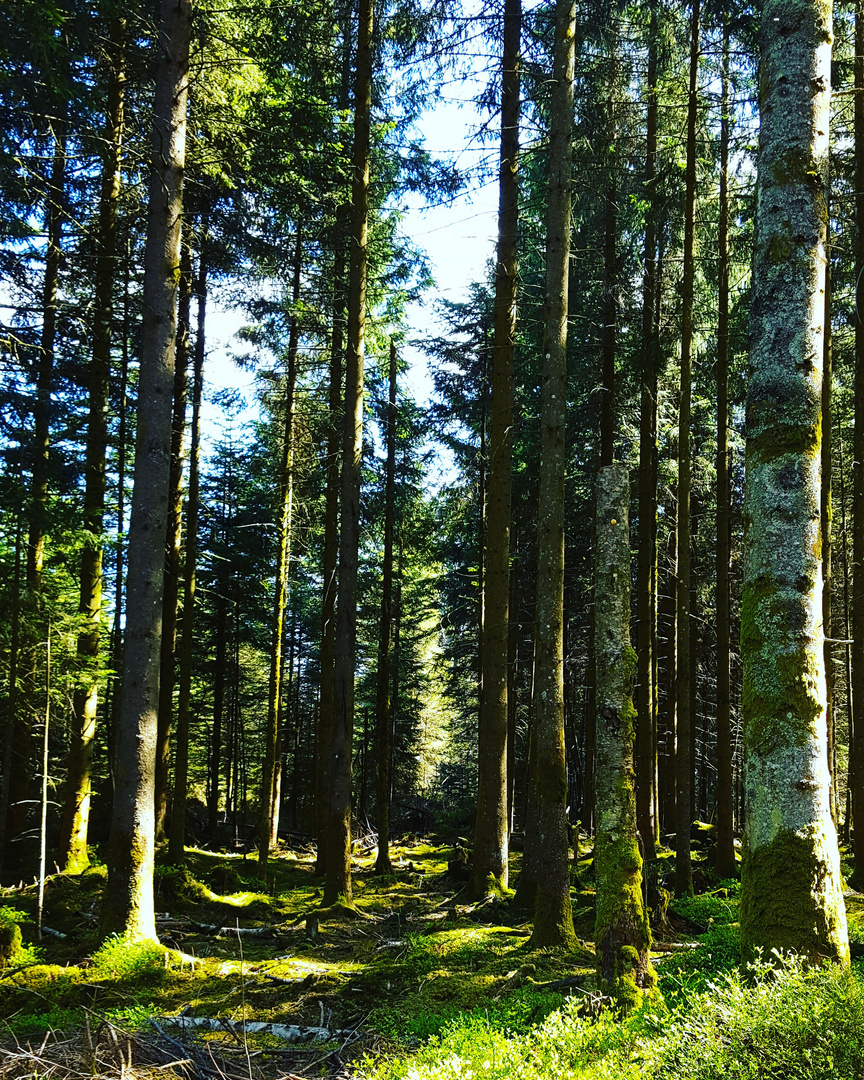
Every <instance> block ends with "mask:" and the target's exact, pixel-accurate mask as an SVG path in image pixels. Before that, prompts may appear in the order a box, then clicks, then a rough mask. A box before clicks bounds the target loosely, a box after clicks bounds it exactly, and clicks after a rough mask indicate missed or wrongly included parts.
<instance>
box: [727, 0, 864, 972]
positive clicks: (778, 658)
mask: <svg viewBox="0 0 864 1080" xmlns="http://www.w3.org/2000/svg"><path fill="white" fill-rule="evenodd" d="M831 42H832V25H831V6H830V5H829V4H827V3H825V2H824V0H768V2H767V3H766V5H765V9H764V15H763V19H762V29H761V37H760V67H761V76H760V107H761V129H760V135H759V156H758V200H759V202H758V206H759V210H758V216H757V224H756V241H755V253H754V264H753V268H754V285H753V290H754V292H753V308H752V316H751V344H750V363H751V371H750V386H749V390H748V395H747V411H746V424H747V458H746V465H747V476H746V487H745V511H744V530H745V532H744V593H743V600H742V612H741V639H742V640H741V646H742V654H743V660H744V694H743V712H744V738H745V752H746V780H745V784H746V823H745V832H744V845H743V856H744V862H743V868H742V893H741V935H742V944H743V948H744V953H745V956H746V955H750V954H752V953H753V952H754V951H755V950H757V949H760V948H761V949H764V950H766V951H767V950H771V949H780V950H788V949H794V950H796V951H797V952H798V953H799V954H802V955H803V956H805V957H807V958H809V959H810V960H811V961H812V962H821V961H822V960H824V959H825V958H831V959H836V960H840V961H845V962H848V959H849V945H848V940H847V932H846V911H845V907H844V904H843V895H842V888H843V885H842V879H841V877H840V866H839V855H838V850H837V836H836V832H835V829H834V822H833V821H832V818H831V808H830V784H829V772H828V760H827V750H826V723H825V670H824V663H823V630H822V612H821V600H822V565H821V536H820V518H819V509H820V440H821V423H820V419H821V417H820V413H821V393H822V346H823V316H824V301H823V290H824V287H825V243H826V217H827V215H826V206H825V195H824V192H825V181H826V169H827V159H828V122H829V105H830V78H831Z"/></svg>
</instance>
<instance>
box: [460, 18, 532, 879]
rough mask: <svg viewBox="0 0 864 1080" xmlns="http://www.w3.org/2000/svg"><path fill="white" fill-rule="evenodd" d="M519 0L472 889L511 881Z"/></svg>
mask: <svg viewBox="0 0 864 1080" xmlns="http://www.w3.org/2000/svg"><path fill="white" fill-rule="evenodd" d="M521 28H522V4H521V0H506V4H505V9H504V40H503V50H502V58H501V157H500V162H499V169H498V249H497V254H496V268H495V309H494V315H493V318H494V324H493V338H492V400H491V403H490V409H489V472H488V487H487V513H486V536H485V538H484V539H485V544H486V581H485V586H486V587H485V592H484V612H483V614H484V618H483V648H482V652H481V662H482V665H483V676H482V694H481V699H480V733H479V748H478V755H477V760H478V772H479V775H478V785H477V818H476V823H475V829H474V865H473V881H472V891H473V893H474V895H475V896H481V895H482V894H483V893H484V892H485V891H486V887H487V881H488V878H489V875H490V874H491V875H492V877H493V878H494V879H495V881H496V882H497V884H498V886H499V887H504V888H506V887H507V884H508V834H509V829H508V818H507V719H508V713H507V690H508V680H507V670H508V663H507V661H508V648H509V634H508V627H509V619H510V611H509V600H510V503H511V486H512V485H511V468H512V457H513V354H514V344H515V337H516V288H517V274H518V266H517V261H516V233H517V229H518V225H519V181H518V169H519V96H520V59H519V57H520V39H521Z"/></svg>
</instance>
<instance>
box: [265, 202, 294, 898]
mask: <svg viewBox="0 0 864 1080" xmlns="http://www.w3.org/2000/svg"><path fill="white" fill-rule="evenodd" d="M302 269H303V238H302V233H301V230H300V224H299V222H298V224H297V232H296V236H295V240H294V271H293V282H292V285H291V330H290V332H289V335H288V369H287V371H286V373H285V406H284V412H283V420H282V422H283V428H282V461H281V467H280V469H279V506H278V510H277V513H278V522H279V526H278V543H277V551H276V582H275V585H274V588H273V622H272V645H271V650H270V679H269V681H268V689H267V728H266V731H265V738H264V769H263V771H262V774H261V804H260V818H259V821H258V873H259V874H260V875H261V876H262V877H266V874H267V858H268V856H269V853H270V848H271V847H272V846H273V844H274V842H275V835H276V832H277V829H278V820H279V819H278V814H279V800H278V797H277V793H278V788H279V776H278V774H279V719H280V709H281V704H282V676H283V668H284V644H285V606H286V603H287V599H288V567H289V564H290V561H291V525H292V517H293V508H294V413H295V405H294V397H295V389H296V385H297V348H298V345H299V343H300V282H301V273H302Z"/></svg>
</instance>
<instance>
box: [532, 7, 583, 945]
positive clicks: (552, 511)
mask: <svg viewBox="0 0 864 1080" xmlns="http://www.w3.org/2000/svg"><path fill="white" fill-rule="evenodd" d="M575 23H576V5H575V2H574V0H557V3H556V6H555V51H554V66H553V72H552V89H551V95H550V102H549V204H548V207H547V211H546V223H547V228H546V300H545V305H544V311H543V364H542V375H541V387H540V398H541V404H540V461H541V467H540V494H539V500H540V501H539V508H538V512H537V630H536V635H537V636H536V654H535V657H536V659H535V683H534V699H533V722H534V745H535V747H536V752H537V757H536V764H535V780H534V797H535V799H536V805H535V808H534V814H535V817H536V822H537V826H536V827H537V832H538V835H539V836H540V837H541V846H540V852H539V858H538V863H537V893H536V897H535V902H534V905H535V906H534V933H533V935H532V938H531V941H532V943H533V944H534V945H535V946H544V945H553V946H554V945H562V946H565V947H570V946H572V945H573V944H574V942H575V933H574V930H573V910H572V907H571V903H570V872H569V866H568V856H569V850H570V838H569V830H568V822H567V766H566V758H565V752H564V475H565V470H566V464H567V458H566V453H565V433H566V417H567V311H568V300H569V283H570V208H571V168H572V151H571V137H572V128H573V75H574V68H575V54H576V25H575Z"/></svg>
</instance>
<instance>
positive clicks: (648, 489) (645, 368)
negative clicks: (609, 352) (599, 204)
mask: <svg viewBox="0 0 864 1080" xmlns="http://www.w3.org/2000/svg"><path fill="white" fill-rule="evenodd" d="M648 33H649V42H648V84H647V88H646V95H647V98H648V117H647V135H646V152H645V191H644V195H645V199H646V201H647V204H648V208H647V210H646V214H645V261H644V271H643V277H642V372H641V387H640V390H641V401H640V416H639V548H638V561H637V565H636V614H637V619H638V626H639V630H638V635H639V636H638V652H637V656H638V659H637V670H636V717H637V719H636V754H637V769H638V775H637V782H636V815H637V819H638V822H639V836H640V837H641V839H642V851H643V853H644V856H645V859H646V860H650V859H653V858H654V857H655V855H656V848H655V836H656V831H657V829H656V821H655V814H654V808H655V794H656V793H655V786H654V776H655V773H656V764H655V763H656V760H657V746H656V738H655V727H656V719H655V707H654V678H653V675H654V670H653V669H654V650H655V648H656V639H657V633H656V623H657V598H656V594H655V591H654V584H655V576H654V568H655V566H656V563H657V554H656V533H657V490H656V486H655V479H654V456H655V454H656V452H657V359H658V357H657V341H656V337H655V334H654V292H655V289H656V287H657V286H656V248H657V230H656V226H655V221H654V217H655V215H654V201H655V196H656V192H655V190H654V189H655V182H656V181H655V175H656V158H657V6H656V3H652V6H651V25H650V29H649V31H648Z"/></svg>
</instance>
